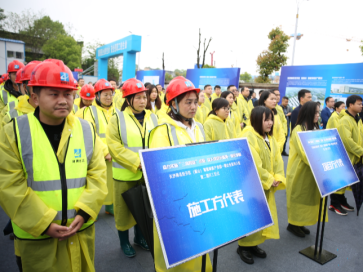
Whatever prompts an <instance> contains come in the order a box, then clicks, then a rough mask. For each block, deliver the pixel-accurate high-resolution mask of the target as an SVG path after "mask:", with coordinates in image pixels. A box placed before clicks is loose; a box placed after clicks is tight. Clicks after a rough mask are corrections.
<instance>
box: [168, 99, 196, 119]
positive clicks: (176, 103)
mask: <svg viewBox="0 0 363 272" xmlns="http://www.w3.org/2000/svg"><path fill="white" fill-rule="evenodd" d="M174 102H175V107H176V109H174V107H173V105H171V110H172V111H173V113H174V114H175V115H178V116H180V117H181V118H182V119H183V120H184V121H187V122H189V121H191V120H192V119H193V118H186V117H184V116H183V115H181V114H180V110H179V104H178V101H177V99H176V98H174Z"/></svg>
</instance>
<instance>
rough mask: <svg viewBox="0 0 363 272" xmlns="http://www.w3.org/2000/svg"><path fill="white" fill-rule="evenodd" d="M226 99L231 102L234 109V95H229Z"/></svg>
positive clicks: (230, 104)
mask: <svg viewBox="0 0 363 272" xmlns="http://www.w3.org/2000/svg"><path fill="white" fill-rule="evenodd" d="M226 99H227V101H228V102H229V106H230V107H232V105H233V102H234V96H233V94H229V95H227V97H226Z"/></svg>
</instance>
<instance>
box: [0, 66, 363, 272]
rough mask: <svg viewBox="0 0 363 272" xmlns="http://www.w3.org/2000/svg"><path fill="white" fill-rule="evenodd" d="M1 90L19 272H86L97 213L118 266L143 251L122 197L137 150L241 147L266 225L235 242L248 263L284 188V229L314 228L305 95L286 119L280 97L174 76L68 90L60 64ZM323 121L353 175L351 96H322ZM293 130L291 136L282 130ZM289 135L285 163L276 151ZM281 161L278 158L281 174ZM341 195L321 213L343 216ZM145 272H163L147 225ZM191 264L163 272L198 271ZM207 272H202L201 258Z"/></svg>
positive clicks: (357, 158)
mask: <svg viewBox="0 0 363 272" xmlns="http://www.w3.org/2000/svg"><path fill="white" fill-rule="evenodd" d="M1 81H3V82H2V83H1V85H0V111H1V115H0V124H1V125H0V152H1V156H0V205H1V207H2V208H3V210H4V211H5V212H6V214H7V215H8V216H9V218H10V219H11V223H9V225H8V226H7V228H8V229H9V228H10V229H11V231H9V232H12V233H13V237H14V238H15V239H14V247H15V256H16V262H17V264H18V267H19V270H20V271H94V256H95V243H94V239H95V224H94V223H95V221H97V217H98V213H99V211H100V209H101V207H102V205H106V207H105V210H106V213H108V214H111V215H114V218H115V225H116V229H117V230H118V235H119V240H120V246H121V249H122V251H123V253H124V254H125V255H126V256H127V257H133V256H135V254H136V252H135V250H134V248H133V246H132V245H131V244H130V242H129V229H130V228H132V227H134V229H135V231H134V233H135V236H134V238H133V243H134V244H135V245H137V246H140V247H141V248H143V249H144V250H149V246H148V244H147V242H146V240H145V238H144V236H143V233H142V232H141V230H140V228H139V226H138V224H137V222H136V221H135V219H134V217H133V215H132V214H131V212H130V211H129V209H128V207H127V205H126V203H125V201H124V199H123V197H122V194H123V193H124V192H126V191H128V190H129V189H131V188H133V187H135V186H137V185H139V184H143V183H144V177H143V172H142V166H141V163H140V158H139V153H138V151H139V150H142V149H146V148H160V147H166V146H176V145H184V144H187V143H195V142H204V141H216V140H225V139H233V138H239V137H246V138H247V140H248V143H249V145H250V149H251V152H252V155H253V158H254V161H255V164H256V168H257V170H258V174H259V176H260V179H261V183H262V186H263V189H264V192H265V194H266V199H267V200H268V205H269V208H270V211H271V215H272V217H273V220H274V225H273V226H271V227H269V228H266V229H264V230H261V231H259V232H257V233H254V234H252V235H250V236H248V237H246V238H243V239H241V240H239V241H238V248H237V253H238V254H239V256H240V258H241V259H242V260H243V261H244V262H246V263H248V264H253V263H254V259H253V258H254V256H255V257H259V258H265V257H266V256H267V255H266V252H265V251H264V250H263V249H261V248H260V247H259V245H261V244H262V243H263V242H264V241H265V240H266V239H279V237H280V236H279V227H278V218H277V207H276V204H275V197H274V194H275V192H276V191H277V190H285V189H286V196H287V211H288V226H287V230H288V231H290V232H291V233H293V234H294V235H296V236H298V237H302V238H303V237H305V236H306V235H308V234H309V233H310V231H309V229H307V228H306V226H311V225H314V224H316V222H317V221H318V219H319V218H318V214H319V203H320V199H321V197H320V193H319V190H318V187H317V185H316V183H315V180H314V176H313V174H312V171H311V169H310V166H309V163H308V161H307V158H306V155H305V153H304V150H303V148H302V146H301V143H300V141H299V139H298V137H297V132H299V131H308V130H317V129H319V124H318V123H319V116H320V108H319V104H318V103H317V102H313V101H311V99H312V96H311V93H310V91H308V90H305V89H303V90H301V91H299V93H298V99H299V101H300V105H299V106H298V107H297V108H295V109H292V108H291V107H290V106H289V105H288V98H287V97H283V98H282V102H281V105H278V102H279V101H280V92H279V90H277V89H276V90H273V91H261V92H260V93H259V99H258V100H257V99H256V95H255V94H254V95H252V99H251V98H250V97H251V93H250V90H249V89H248V88H242V90H241V92H240V91H239V90H238V86H233V85H231V86H229V87H228V88H227V90H226V91H223V92H222V90H221V87H220V86H215V87H214V91H213V88H212V86H211V85H206V86H204V90H200V89H199V88H195V87H194V85H193V83H192V82H190V81H189V80H188V79H186V78H184V77H176V78H174V79H173V80H172V81H171V82H170V83H169V85H168V87H167V89H166V91H165V90H164V89H163V88H162V86H161V85H156V86H155V85H152V84H149V83H146V84H145V85H144V84H143V83H142V82H140V81H139V80H136V79H129V80H126V81H125V82H124V83H123V84H121V86H120V87H119V88H117V86H116V82H115V81H107V80H105V79H100V80H98V81H97V82H96V83H95V84H94V86H92V84H84V80H83V79H81V78H80V79H79V80H78V81H76V80H74V78H73V74H72V72H71V71H70V69H69V68H68V67H67V66H66V65H65V64H64V63H63V62H62V61H61V60H55V59H48V60H45V61H42V62H40V61H32V62H30V63H28V64H27V65H24V64H23V63H21V62H19V61H13V62H11V63H10V64H9V66H8V73H7V74H6V75H3V77H2V80H1ZM326 106H327V107H326V108H325V109H324V110H323V111H322V122H323V124H324V128H325V127H326V128H337V129H338V131H339V133H340V136H341V138H342V140H343V143H344V146H345V148H346V150H347V153H348V155H349V158H350V160H351V162H352V164H353V165H357V164H359V163H360V162H361V158H362V156H363V145H362V136H363V126H362V121H361V119H360V117H359V113H360V112H361V111H362V98H361V97H359V96H356V95H352V96H350V97H348V99H347V101H346V104H344V103H343V102H337V103H335V104H334V100H333V99H332V98H330V97H328V98H327V100H326ZM291 130H292V133H290V131H291ZM290 134H291V139H290V142H289V143H290V144H289V146H290V148H289V154H287V152H286V150H285V149H286V141H287V139H288V137H289V135H290ZM282 155H285V156H289V160H288V166H287V171H286V175H285V171H284V163H283V160H282ZM344 193H345V189H343V190H340V191H338V192H337V193H335V194H333V195H332V196H331V205H330V206H329V209H330V210H332V211H335V212H336V213H337V214H340V215H346V214H347V211H353V210H354V208H353V207H352V206H350V205H349V204H348V203H347V200H346V198H345V196H344ZM153 234H154V245H153V247H154V248H153V251H154V256H153V257H154V264H155V270H156V271H166V270H167V269H166V265H165V260H164V257H163V252H162V248H161V244H160V240H159V236H158V233H157V231H156V228H155V224H154V232H153ZM201 265H202V258H201V257H199V258H196V259H193V260H190V261H188V262H185V263H183V264H180V265H178V266H177V267H174V268H172V269H170V271H201ZM206 268H207V270H206V271H211V263H210V258H209V256H207V265H206Z"/></svg>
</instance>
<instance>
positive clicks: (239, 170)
mask: <svg viewBox="0 0 363 272" xmlns="http://www.w3.org/2000/svg"><path fill="white" fill-rule="evenodd" d="M140 159H141V163H142V169H143V173H144V177H145V182H146V186H147V188H148V193H149V197H150V202H151V207H152V210H153V215H154V219H155V223H156V227H157V231H158V234H159V237H160V242H161V246H162V249H163V253H164V259H165V262H166V266H167V268H170V267H174V266H177V265H178V264H181V263H183V262H186V261H188V260H190V259H193V258H196V257H198V256H201V255H204V254H206V253H208V252H209V251H212V250H213V249H216V248H219V247H221V246H223V245H225V244H227V243H229V242H232V241H235V240H237V239H240V238H242V237H244V236H248V235H250V234H252V233H254V232H256V231H259V230H261V229H264V228H266V227H269V226H271V225H273V220H272V217H271V214H270V210H269V207H268V204H267V201H266V197H265V193H264V190H263V188H262V185H261V181H260V179H259V176H258V173H257V169H256V167H255V164H254V161H253V157H252V155H251V151H250V149H249V146H248V144H247V140H246V139H245V138H243V139H234V140H226V141H220V142H217V143H205V144H204V143H203V144H197V145H188V146H177V147H167V148H163V149H146V150H142V151H140Z"/></svg>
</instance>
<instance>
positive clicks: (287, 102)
mask: <svg viewBox="0 0 363 272" xmlns="http://www.w3.org/2000/svg"><path fill="white" fill-rule="evenodd" d="M287 104H289V100H288V99H284V98H283V99H282V102H281V105H282V106H284V107H286V106H287Z"/></svg>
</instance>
